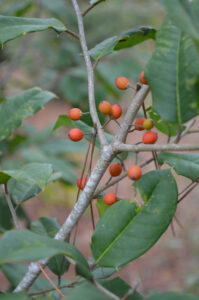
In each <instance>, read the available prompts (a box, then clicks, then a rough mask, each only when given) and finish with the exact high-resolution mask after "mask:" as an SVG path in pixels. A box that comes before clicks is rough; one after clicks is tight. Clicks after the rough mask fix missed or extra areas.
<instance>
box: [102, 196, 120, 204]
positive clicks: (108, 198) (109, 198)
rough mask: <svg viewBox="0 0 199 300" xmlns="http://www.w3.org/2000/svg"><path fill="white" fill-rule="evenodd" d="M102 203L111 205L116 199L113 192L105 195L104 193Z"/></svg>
mask: <svg viewBox="0 0 199 300" xmlns="http://www.w3.org/2000/svg"><path fill="white" fill-rule="evenodd" d="M103 200H104V203H106V204H108V205H112V204H113V203H115V202H116V201H117V198H116V195H115V194H113V193H108V194H106V195H104V197H103Z"/></svg>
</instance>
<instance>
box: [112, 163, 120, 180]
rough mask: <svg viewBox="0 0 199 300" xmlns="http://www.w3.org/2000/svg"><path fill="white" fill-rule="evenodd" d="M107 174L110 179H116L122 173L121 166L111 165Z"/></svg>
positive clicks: (117, 164)
mask: <svg viewBox="0 0 199 300" xmlns="http://www.w3.org/2000/svg"><path fill="white" fill-rule="evenodd" d="M109 172H110V174H111V176H112V177H117V176H119V175H120V174H121V173H122V166H121V164H119V163H112V164H111V165H110V167H109Z"/></svg>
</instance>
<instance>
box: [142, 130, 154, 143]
mask: <svg viewBox="0 0 199 300" xmlns="http://www.w3.org/2000/svg"><path fill="white" fill-rule="evenodd" d="M157 139H158V135H157V133H156V132H154V131H147V132H145V134H144V135H143V137H142V141H143V143H144V144H154V143H155V142H156V141H157Z"/></svg>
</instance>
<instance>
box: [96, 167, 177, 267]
mask: <svg viewBox="0 0 199 300" xmlns="http://www.w3.org/2000/svg"><path fill="white" fill-rule="evenodd" d="M134 187H135V188H138V189H139V191H140V193H141V195H142V197H144V199H145V201H146V203H145V204H144V205H143V207H142V208H141V209H139V208H138V206H137V205H136V204H135V203H133V202H131V203H130V202H128V201H127V200H121V201H119V202H117V203H115V204H114V205H112V206H111V207H110V208H109V209H108V210H107V211H106V212H105V213H104V214H103V216H102V217H101V219H100V220H99V222H98V224H97V226H96V229H95V232H94V234H93V236H92V244H91V248H92V253H93V257H94V258H95V260H96V261H97V263H98V264H99V265H101V266H104V267H115V268H119V267H121V266H123V265H125V264H127V263H129V262H130V261H132V260H134V259H136V258H137V257H139V256H141V255H142V254H144V253H145V252H146V251H147V250H148V249H150V248H151V247H152V246H153V245H154V244H155V242H156V241H157V240H158V239H159V238H160V236H161V235H162V234H163V233H164V231H165V230H166V229H167V227H168V226H169V224H170V222H171V220H172V218H173V216H174V213H175V210H176V205H177V200H178V193H177V186H176V182H175V179H174V178H173V176H172V174H171V171H170V170H168V169H167V170H163V171H152V172H149V173H147V174H144V175H143V176H142V178H141V179H140V180H138V181H137V182H135V183H134Z"/></svg>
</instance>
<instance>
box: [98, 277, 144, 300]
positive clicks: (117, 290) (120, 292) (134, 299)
mask: <svg viewBox="0 0 199 300" xmlns="http://www.w3.org/2000/svg"><path fill="white" fill-rule="evenodd" d="M101 283H102V285H103V286H104V287H105V288H106V289H108V290H109V291H110V292H112V293H114V294H115V295H117V296H118V297H119V298H122V297H124V296H125V295H126V294H127V292H128V291H129V290H130V289H132V287H131V286H130V285H128V284H127V283H126V282H125V281H124V280H122V279H121V278H120V277H116V278H114V279H112V280H106V281H102V282H101ZM127 299H128V300H142V299H144V298H143V297H142V296H141V295H140V294H139V293H138V292H136V291H135V293H134V294H133V295H132V296H129V297H128V298H127Z"/></svg>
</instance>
